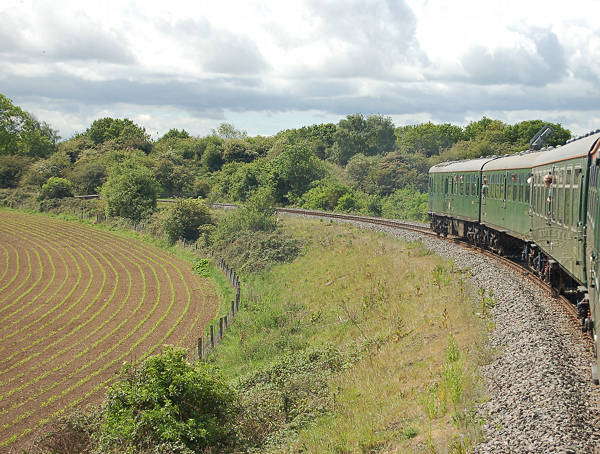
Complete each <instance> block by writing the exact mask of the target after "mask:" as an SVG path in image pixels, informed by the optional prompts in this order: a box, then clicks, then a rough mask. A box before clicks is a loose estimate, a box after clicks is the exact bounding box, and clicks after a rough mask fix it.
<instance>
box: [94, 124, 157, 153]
mask: <svg viewBox="0 0 600 454" xmlns="http://www.w3.org/2000/svg"><path fill="white" fill-rule="evenodd" d="M85 134H86V136H88V137H89V138H90V139H92V141H93V142H94V143H95V144H102V143H105V142H108V141H110V140H114V141H115V143H116V144H117V145H118V146H121V147H125V148H137V149H139V150H142V151H143V152H145V153H149V152H150V150H151V149H152V144H151V143H150V136H149V135H148V134H147V133H146V130H145V129H144V128H142V127H140V126H138V125H136V124H135V123H134V122H133V121H131V120H129V119H128V118H125V119H123V120H121V119H118V118H110V117H105V118H100V119H98V120H95V121H94V122H93V123H92V124H91V125H90V127H89V128H88V129H87V130H86V132H85Z"/></svg>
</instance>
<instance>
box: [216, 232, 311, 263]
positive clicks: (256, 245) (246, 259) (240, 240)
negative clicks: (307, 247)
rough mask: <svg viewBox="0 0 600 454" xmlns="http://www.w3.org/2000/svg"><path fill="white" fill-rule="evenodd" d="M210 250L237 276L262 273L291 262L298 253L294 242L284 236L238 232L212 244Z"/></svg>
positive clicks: (275, 233)
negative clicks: (228, 264) (244, 273)
mask: <svg viewBox="0 0 600 454" xmlns="http://www.w3.org/2000/svg"><path fill="white" fill-rule="evenodd" d="M212 247H213V250H215V251H216V252H217V254H218V255H220V256H221V257H223V258H224V259H225V260H226V261H227V262H228V263H230V264H231V266H233V267H234V268H235V269H237V270H238V271H240V272H252V271H259V270H262V269H264V268H266V267H268V266H270V265H272V264H275V263H283V262H291V261H292V260H294V259H295V258H296V257H297V256H298V253H299V252H300V244H299V243H298V241H297V240H296V239H295V238H293V237H291V236H289V235H286V234H284V233H281V232H278V231H275V232H252V231H248V230H242V231H239V232H236V233H232V234H231V235H230V236H228V237H227V238H226V239H225V238H224V239H223V240H222V241H219V242H217V243H215V244H213V246H212Z"/></svg>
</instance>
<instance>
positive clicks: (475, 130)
mask: <svg viewBox="0 0 600 454" xmlns="http://www.w3.org/2000/svg"><path fill="white" fill-rule="evenodd" d="M494 121H499V120H492V119H490V118H488V117H483V118H482V119H481V120H479V121H472V122H471V123H469V124H468V125H467V126H466V127H465V131H464V138H465V139H466V140H471V139H474V138H476V137H477V136H479V135H481V134H483V133H484V132H485V131H486V130H487V129H488V128H489V127H490V126H492V125H493V123H494ZM500 123H502V122H500Z"/></svg>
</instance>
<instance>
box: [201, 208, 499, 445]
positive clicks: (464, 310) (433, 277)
mask: <svg viewBox="0 0 600 454" xmlns="http://www.w3.org/2000/svg"><path fill="white" fill-rule="evenodd" d="M283 223H284V227H285V229H286V230H287V231H289V232H291V233H292V234H293V235H295V236H296V237H299V238H302V241H303V242H304V244H305V250H304V253H303V254H302V256H301V257H299V258H297V259H296V260H295V261H294V262H292V263H290V264H285V265H278V266H275V267H273V268H271V269H270V270H269V271H266V272H263V273H261V274H258V275H254V276H248V277H246V278H245V281H244V283H245V287H244V289H243V301H245V302H244V307H243V310H242V311H241V312H240V313H239V315H238V316H237V318H236V320H235V323H234V324H233V326H232V327H231V329H230V330H229V331H228V332H227V334H226V337H225V339H224V342H223V343H222V344H221V345H220V347H219V348H218V349H217V352H216V354H215V355H213V357H212V358H211V360H213V361H215V362H216V363H217V365H218V366H219V367H220V368H221V369H222V370H223V372H224V373H225V374H226V375H227V376H228V377H230V378H231V379H233V380H235V379H237V378H239V377H245V378H242V379H241V381H242V383H244V382H248V381H250V382H252V381H253V379H252V378H251V379H250V380H248V378H247V377H248V376H250V377H252V375H253V374H256V373H257V372H256V371H260V372H258V375H260V376H262V378H263V379H264V376H265V372H264V371H265V370H268V371H269V372H268V373H267V374H266V375H269V376H270V377H271V381H275V382H277V385H276V386H275V388H269V389H270V390H269V392H268V393H263V394H260V393H259V394H257V395H252V396H251V397H250V398H249V399H256V400H260V401H269V400H272V399H274V397H273V394H274V392H273V390H275V391H277V392H278V393H279V394H277V393H275V394H277V395H278V396H280V397H281V396H283V397H281V399H282V402H281V403H280V405H281V406H283V407H286V413H285V418H284V419H285V421H283V423H285V422H286V421H288V412H287V406H288V402H289V400H288V398H287V397H285V396H286V395H288V394H289V395H295V396H296V398H297V396H298V394H301V393H302V391H301V390H300V391H298V388H302V387H303V386H306V392H305V394H313V395H315V394H317V395H319V396H320V397H319V398H318V401H317V402H315V397H312V398H311V397H307V398H304V401H303V402H304V404H305V405H312V406H318V407H320V408H319V410H318V411H314V412H312V414H311V410H306V409H300V410H298V409H295V411H296V414H297V413H298V412H302V411H304V412H307V414H308V415H309V416H310V418H309V419H310V421H311V422H309V423H308V424H306V418H305V420H304V422H303V423H300V424H296V427H291V429H292V430H291V431H288V433H287V435H286V437H285V438H284V439H285V440H286V441H285V442H284V444H283V445H281V444H280V445H279V447H277V446H278V445H277V444H271V446H272V447H271V448H270V449H271V450H272V451H285V452H378V451H385V452H447V451H450V452H467V451H468V448H469V446H472V444H473V443H474V442H475V441H476V440H477V439H478V437H479V436H480V434H479V428H480V424H481V422H482V421H481V420H478V418H477V417H476V416H475V414H474V407H475V406H476V404H477V402H479V401H480V400H481V399H482V398H483V392H482V387H481V383H480V380H479V379H478V376H477V367H478V365H479V364H481V363H482V362H484V361H486V360H489V353H488V352H486V351H485V347H483V346H484V345H485V335H486V332H487V329H488V328H489V327H490V322H489V320H487V317H486V314H487V309H489V306H490V305H491V304H493V297H490V295H486V294H485V293H483V292H481V291H479V292H477V291H476V289H469V288H468V287H467V284H466V278H467V275H468V270H457V269H455V268H454V267H453V265H452V263H448V262H447V261H445V260H443V259H441V258H439V257H437V256H435V255H432V254H431V253H430V251H428V250H427V249H426V248H425V247H424V246H423V245H422V243H406V242H401V241H398V240H395V239H393V238H389V237H387V236H384V235H382V234H376V233H373V232H370V231H366V230H360V229H357V228H353V227H352V226H348V225H341V224H333V223H328V222H318V221H309V220H303V219H297V218H288V217H285V218H284V221H283ZM323 345H333V346H334V347H335V348H336V350H337V349H339V352H341V354H342V356H343V358H344V359H343V361H342V367H340V368H338V369H336V372H335V373H333V374H331V375H328V376H327V377H326V378H327V380H326V383H325V384H322V385H321V387H323V386H325V387H326V388H327V389H325V390H323V389H321V390H318V386H319V385H316V388H315V385H314V384H306V383H304V382H305V381H309V382H310V381H311V378H310V375H302V376H301V378H300V379H298V380H294V376H293V374H294V372H293V368H294V367H298V368H299V369H302V368H303V367H304V363H303V361H305V360H306V358H309V359H310V354H309V355H308V356H306V357H305V359H304V360H301V361H297V360H294V359H291V358H293V357H294V355H296V356H297V355H298V354H299V352H300V355H301V354H302V353H301V352H303V351H310V350H311V348H319V346H323ZM286 355H287V356H286ZM282 357H283V358H287V359H283V360H282ZM273 364H275V366H273ZM290 364H291V366H290ZM296 365H297V366H296ZM286 368H287V369H292V372H291V373H290V371H289V370H288V371H287V372H286V373H287V375H286V374H283V373H280V372H281V370H283V369H286ZM333 369H335V368H332V370H333ZM298 373H299V374H301V373H302V370H299V372H298ZM311 373H314V371H313V372H311ZM321 378H322V377H321ZM277 380H279V381H277ZM290 387H291V388H294V389H293V390H292V391H290V390H289V388H290ZM242 388H243V386H242ZM250 389H252V388H250ZM315 389H317V392H316V393H315ZM254 391H255V390H254V389H252V392H254ZM300 400H302V399H300ZM266 405H267V406H268V405H272V406H273V405H275V406H277V403H273V402H271V403H270V404H268V403H267V404H264V403H263V404H260V405H259V407H260V406H262V408H263V409H264V407H265V406H266ZM260 411H263V410H260ZM275 414H277V412H276V411H273V415H275ZM293 417H294V414H292V415H291V416H289V420H293ZM272 419H276V417H275V416H273V417H272ZM265 424H270V425H273V424H274V421H273V420H271V419H269V418H263V419H262V420H261V419H260V418H257V420H256V428H255V429H254V430H255V431H257V432H260V431H261V430H263V429H264V430H265V431H268V429H265V428H263V427H261V425H265ZM265 446H269V443H268V442H267V443H266V444H265V445H263V449H265ZM282 446H283V447H282Z"/></svg>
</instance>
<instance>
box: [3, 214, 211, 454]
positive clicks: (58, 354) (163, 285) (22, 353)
mask: <svg viewBox="0 0 600 454" xmlns="http://www.w3.org/2000/svg"><path fill="white" fill-rule="evenodd" d="M9 235H13V236H17V237H18V238H17V240H16V241H14V242H15V243H20V244H27V245H29V249H25V251H23V250H20V251H17V252H16V253H15V254H13V253H12V252H13V251H11V250H10V248H9V247H6V248H3V249H2V250H3V252H4V254H3V256H4V260H1V259H0V263H3V264H4V265H5V267H4V269H3V270H0V301H2V298H5V295H4V293H3V292H2V289H8V290H9V291H10V292H11V294H12V295H14V296H15V297H19V296H20V295H22V293H25V292H27V291H28V293H27V294H26V295H24V296H22V297H21V300H22V304H21V305H20V306H19V310H18V311H15V310H13V311H12V312H11V313H10V314H8V313H6V314H5V318H4V320H6V321H9V324H5V325H4V326H5V327H6V329H4V330H2V331H1V335H2V337H0V339H1V340H3V342H2V347H0V348H2V353H3V359H2V360H1V363H2V364H4V365H5V366H3V367H2V368H1V372H0V377H2V376H3V375H4V377H2V379H1V381H0V402H1V401H3V400H8V399H10V401H9V404H10V405H7V404H3V405H2V407H3V408H4V410H3V411H2V412H1V413H0V423H1V424H0V447H5V446H7V445H10V444H13V443H15V442H18V441H19V440H20V439H22V438H23V437H25V436H26V435H27V434H29V433H31V432H32V431H33V430H35V429H36V428H38V427H40V426H41V425H42V424H44V423H45V422H46V421H47V420H49V419H50V418H52V417H55V416H57V415H60V414H63V413H65V412H67V411H69V410H70V409H72V408H74V407H75V406H77V405H80V404H82V403H84V402H93V401H97V400H98V399H99V397H100V394H101V393H100V391H102V390H104V389H105V388H106V386H107V385H108V384H109V383H110V382H111V381H112V380H113V379H114V372H115V371H116V370H118V368H119V367H120V365H121V363H122V362H123V361H124V360H127V359H131V358H133V357H135V358H136V359H142V358H144V357H145V356H147V355H149V354H151V353H153V352H155V351H156V350H157V349H159V348H161V347H162V346H163V345H164V343H165V342H167V341H170V342H171V343H176V344H181V343H182V342H185V339H186V338H187V337H188V336H189V332H191V331H197V332H201V327H198V328H196V329H194V328H195V325H196V323H200V322H201V321H202V320H207V319H209V318H210V317H212V316H213V315H214V312H213V313H212V314H211V313H210V312H208V313H207V314H206V315H205V316H204V315H203V316H200V315H199V311H201V310H202V309H203V305H202V304H201V301H198V300H197V297H198V296H200V295H199V294H198V293H194V298H192V289H191V288H190V284H192V285H193V286H194V287H199V283H198V282H197V279H194V278H193V275H192V274H191V272H190V271H189V270H188V265H187V264H185V263H182V262H180V261H178V260H176V259H174V258H173V257H171V256H169V255H167V254H165V253H163V252H162V251H159V250H156V249H154V248H152V247H150V246H147V245H145V244H143V243H141V242H138V241H128V240H124V239H122V238H119V237H115V236H114V235H112V234H110V233H106V232H102V231H98V230H96V229H92V228H89V227H87V226H83V225H80V224H67V223H64V222H60V221H57V220H54V219H48V218H42V217H36V216H31V215H23V214H18V213H14V212H8V213H7V212H4V211H0V238H2V237H3V236H4V237H6V236H9ZM12 242H13V241H6V242H5V244H8V243H12ZM0 257H2V256H0ZM33 257H40V258H39V259H37V260H32V258H33ZM46 258H47V260H46ZM23 262H27V264H28V265H27V268H26V269H27V271H26V272H25V267H24V266H22V263H23ZM42 263H46V264H48V266H49V270H47V271H46V274H44V272H43V271H41V272H38V270H36V266H40V265H41V264H42ZM50 264H52V265H50ZM54 264H55V266H53V265H54ZM71 266H72V268H73V272H70V271H67V270H68V269H69V268H70V267H71ZM15 267H16V268H17V269H18V271H19V272H20V273H21V274H24V272H25V274H26V278H25V279H22V280H20V278H19V277H17V273H15V272H13V271H12V268H15ZM21 268H23V269H21ZM13 273H14V274H13ZM69 273H70V274H69ZM100 275H102V278H101V279H100ZM44 276H45V277H44ZM3 279H4V280H7V282H4V281H3ZM32 279H33V280H35V285H31V283H29V284H28V283H27V282H28V281H31V280H32ZM48 280H50V281H51V282H50V283H49V282H48ZM57 280H58V281H59V282H55V281H57ZM8 281H10V282H8ZM98 281H101V282H100V283H98ZM3 282H4V283H3ZM17 282H19V284H18V285H17ZM94 283H95V284H94ZM17 287H18V288H17ZM92 287H94V291H91V288H92ZM194 290H195V289H194ZM17 292H21V293H20V294H19V293H17ZM4 307H5V306H4V305H3V304H0V311H2V310H3V309H4ZM208 309H209V310H210V309H212V310H213V311H214V304H211V305H210V307H209V308H208ZM192 311H193V312H192ZM5 312H6V311H5ZM11 317H12V318H11ZM183 325H185V329H182V326H183ZM6 340H11V341H12V343H7V342H5V341H6ZM14 341H19V342H22V345H21V346H20V348H19V349H17V350H15V349H14V346H13V343H14ZM4 350H7V351H4Z"/></svg>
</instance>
